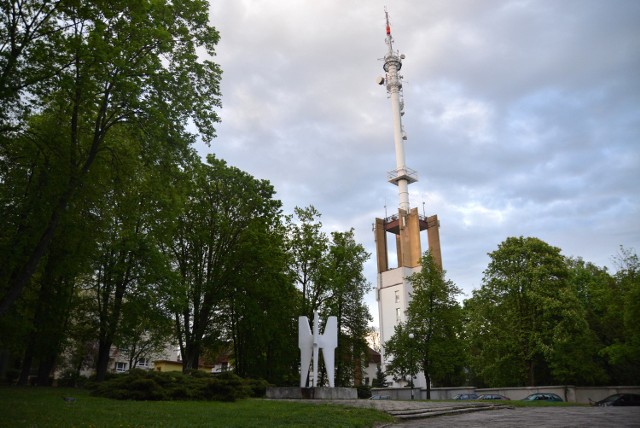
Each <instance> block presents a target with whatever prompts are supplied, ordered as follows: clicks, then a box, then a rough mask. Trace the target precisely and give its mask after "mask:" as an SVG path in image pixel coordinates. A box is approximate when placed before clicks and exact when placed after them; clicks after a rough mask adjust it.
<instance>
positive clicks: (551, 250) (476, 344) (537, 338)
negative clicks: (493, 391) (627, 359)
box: [465, 237, 590, 386]
mask: <svg viewBox="0 0 640 428" xmlns="http://www.w3.org/2000/svg"><path fill="white" fill-rule="evenodd" d="M489 256H490V258H491V261H490V263H489V265H488V267H487V269H486V270H485V272H484V275H485V276H484V279H483V284H482V287H481V288H480V289H479V290H476V291H474V293H473V297H472V298H471V299H469V300H467V302H465V305H466V307H467V309H468V313H469V314H470V322H469V326H470V327H469V328H470V329H471V333H470V336H471V337H472V338H473V339H472V340H473V346H472V349H473V350H474V355H473V362H474V366H475V367H474V369H475V371H476V372H477V373H478V374H479V375H480V376H481V377H482V378H483V379H484V381H485V382H486V383H487V384H488V385H490V386H517V385H530V386H534V385H539V384H545V383H551V382H554V381H557V382H568V381H570V380H575V379H576V378H578V377H579V376H580V374H579V373H580V370H583V368H586V367H590V366H584V365H583V363H584V362H585V361H586V360H587V359H588V358H589V357H590V356H589V355H588V354H587V355H584V353H583V352H582V350H584V348H583V347H582V345H583V344H584V343H588V341H587V340H585V337H586V336H585V335H586V334H588V332H589V330H588V324H587V322H586V319H585V314H584V311H583V309H582V307H581V305H580V303H579V300H578V297H577V293H576V291H575V289H574V288H573V287H572V286H571V285H570V283H569V281H568V278H569V270H568V267H567V263H566V261H565V259H564V257H563V256H562V255H561V254H560V249H559V248H556V247H552V246H550V245H548V244H546V243H545V242H543V241H541V240H539V239H537V238H523V237H519V238H513V237H511V238H507V240H505V241H504V242H502V243H501V244H500V245H499V247H498V249H497V250H496V251H494V252H492V253H490V254H489Z"/></svg>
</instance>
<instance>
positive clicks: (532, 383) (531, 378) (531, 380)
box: [527, 360, 536, 386]
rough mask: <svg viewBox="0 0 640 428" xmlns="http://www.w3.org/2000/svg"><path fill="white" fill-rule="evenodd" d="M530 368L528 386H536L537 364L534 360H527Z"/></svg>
mask: <svg viewBox="0 0 640 428" xmlns="http://www.w3.org/2000/svg"><path fill="white" fill-rule="evenodd" d="M527 365H528V369H529V373H528V374H529V385H528V386H536V378H535V364H534V363H533V360H529V361H527Z"/></svg>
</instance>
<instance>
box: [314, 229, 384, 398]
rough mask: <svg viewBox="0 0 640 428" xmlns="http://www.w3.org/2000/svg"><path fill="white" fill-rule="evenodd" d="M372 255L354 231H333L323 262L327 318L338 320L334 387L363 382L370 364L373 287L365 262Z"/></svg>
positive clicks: (322, 275)
mask: <svg viewBox="0 0 640 428" xmlns="http://www.w3.org/2000/svg"><path fill="white" fill-rule="evenodd" d="M369 257H370V255H369V253H367V252H366V251H365V249H364V247H363V246H362V245H361V244H358V243H357V242H356V241H355V237H354V231H353V229H351V230H350V231H348V232H332V233H331V243H330V245H329V250H328V253H327V254H326V255H325V262H324V263H323V268H322V274H321V282H322V283H323V284H326V286H327V290H328V295H327V299H326V301H325V307H324V308H323V309H324V311H323V312H324V313H325V314H326V316H332V315H333V316H335V317H337V321H338V348H337V349H336V367H335V384H336V386H350V385H353V383H354V381H355V380H356V379H360V380H361V379H362V371H363V364H368V363H369V362H368V354H367V341H366V336H367V333H368V332H369V327H368V325H369V322H370V321H371V320H372V317H371V314H370V313H369V309H368V307H367V306H366V305H365V304H364V296H365V295H366V293H367V292H368V291H369V289H370V288H371V286H370V284H369V282H368V281H367V279H366V278H365V276H364V263H365V262H366V261H367V260H368V259H369Z"/></svg>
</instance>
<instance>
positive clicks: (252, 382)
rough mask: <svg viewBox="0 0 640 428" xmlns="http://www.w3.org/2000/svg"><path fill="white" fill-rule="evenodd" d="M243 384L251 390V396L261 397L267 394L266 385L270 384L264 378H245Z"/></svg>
mask: <svg viewBox="0 0 640 428" xmlns="http://www.w3.org/2000/svg"><path fill="white" fill-rule="evenodd" d="M244 382H245V384H246V385H247V386H248V387H249V389H250V390H251V392H250V393H251V397H253V398H263V397H265V396H266V395H267V387H268V386H270V384H269V382H267V381H266V380H264V379H245V381H244Z"/></svg>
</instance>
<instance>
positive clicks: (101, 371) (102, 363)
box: [96, 338, 113, 382]
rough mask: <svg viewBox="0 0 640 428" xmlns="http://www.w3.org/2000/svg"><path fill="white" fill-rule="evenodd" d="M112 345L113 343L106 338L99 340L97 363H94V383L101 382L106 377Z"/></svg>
mask: <svg viewBox="0 0 640 428" xmlns="http://www.w3.org/2000/svg"><path fill="white" fill-rule="evenodd" d="M112 344H113V341H112V340H110V339H108V338H104V339H100V344H99V347H98V361H97V362H96V382H102V381H103V380H104V378H105V377H106V375H107V371H108V370H109V356H110V353H111V345H112Z"/></svg>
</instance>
